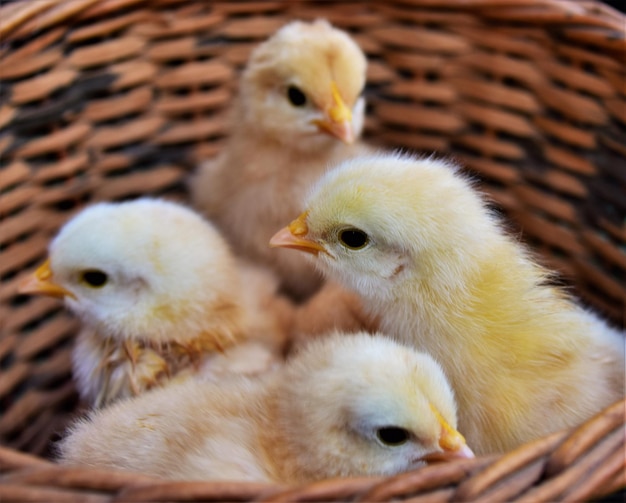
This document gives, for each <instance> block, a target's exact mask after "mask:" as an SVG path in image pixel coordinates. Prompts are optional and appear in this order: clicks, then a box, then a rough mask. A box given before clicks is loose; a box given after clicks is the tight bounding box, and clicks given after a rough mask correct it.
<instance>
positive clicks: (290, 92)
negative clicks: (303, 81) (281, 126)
mask: <svg viewBox="0 0 626 503" xmlns="http://www.w3.org/2000/svg"><path fill="white" fill-rule="evenodd" d="M287 97H288V98H289V101H290V102H291V104H292V105H293V106H294V107H301V106H303V105H304V104H305V103H306V95H305V94H304V93H303V92H302V91H300V89H298V88H297V87H296V86H289V87H288V88H287Z"/></svg>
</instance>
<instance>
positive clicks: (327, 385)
mask: <svg viewBox="0 0 626 503" xmlns="http://www.w3.org/2000/svg"><path fill="white" fill-rule="evenodd" d="M322 344H326V345H327V350H324V349H323V350H321V351H320V350H319V349H313V352H317V353H318V357H317V358H316V359H315V362H314V363H313V362H311V361H308V362H305V364H304V365H303V367H302V368H300V369H299V371H298V372H297V375H295V376H294V375H290V376H289V378H290V380H292V381H293V383H294V384H293V386H294V387H295V388H299V387H304V389H306V398H307V403H306V404H302V405H301V406H296V409H297V410H296V411H295V413H294V411H291V415H292V417H294V418H295V419H296V420H297V421H299V422H300V426H299V427H300V428H301V427H303V426H302V425H306V426H304V427H305V428H306V431H304V432H303V431H300V432H299V434H300V435H301V437H300V438H304V439H305V440H304V441H305V442H307V441H308V442H311V441H314V442H315V445H309V446H303V448H304V450H303V451H302V452H303V453H306V462H307V463H308V464H309V465H311V466H314V467H315V469H316V470H319V471H324V476H326V477H332V476H356V475H377V474H378V475H390V474H394V473H399V472H403V471H406V470H409V469H411V468H415V467H417V466H421V465H423V464H425V463H426V462H427V461H429V460H431V459H435V458H440V459H450V458H455V457H471V456H472V454H471V451H470V450H469V448H467V446H466V445H465V441H464V439H463V437H462V436H461V435H460V434H459V433H458V432H457V431H456V430H455V428H456V405H455V402H454V397H453V394H452V391H451V389H450V387H449V385H448V383H447V381H446V378H445V375H444V374H443V371H442V370H441V368H440V367H439V365H438V364H437V363H436V362H435V361H434V360H433V359H432V358H430V357H429V356H427V355H424V354H420V353H417V352H415V351H413V350H410V349H408V348H405V347H402V346H400V345H398V344H396V343H395V342H393V341H391V340H390V339H387V338H383V337H381V336H376V337H372V336H371V335H369V334H358V335H346V334H343V335H340V336H333V337H331V338H330V339H329V341H324V342H323V343H322ZM320 347H321V346H320ZM320 353H322V354H321V358H320V357H319V356H320ZM303 373H304V375H305V377H302V376H303ZM305 381H306V382H305ZM309 395H310V396H309ZM297 402H298V400H297V399H295V400H292V406H293V403H297ZM322 439H323V440H322Z"/></svg>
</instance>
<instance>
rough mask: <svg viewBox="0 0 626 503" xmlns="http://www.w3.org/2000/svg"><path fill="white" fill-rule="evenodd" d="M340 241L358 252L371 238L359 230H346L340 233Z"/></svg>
mask: <svg viewBox="0 0 626 503" xmlns="http://www.w3.org/2000/svg"><path fill="white" fill-rule="evenodd" d="M339 241H340V242H341V244H342V245H344V246H347V247H348V248H351V249H353V250H358V249H359V248H363V247H364V246H365V245H366V244H367V243H368V241H369V237H368V236H367V234H365V232H363V231H360V230H359V229H345V230H343V231H341V232H340V233H339Z"/></svg>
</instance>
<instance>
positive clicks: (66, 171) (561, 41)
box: [0, 0, 626, 455]
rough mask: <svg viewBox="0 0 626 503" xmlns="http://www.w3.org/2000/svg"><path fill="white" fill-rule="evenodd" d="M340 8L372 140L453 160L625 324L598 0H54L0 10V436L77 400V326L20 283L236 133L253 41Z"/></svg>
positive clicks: (616, 148)
mask: <svg viewBox="0 0 626 503" xmlns="http://www.w3.org/2000/svg"><path fill="white" fill-rule="evenodd" d="M318 17H323V18H327V19H328V20H329V21H331V22H332V23H333V24H335V25H336V26H338V27H340V28H343V29H345V30H347V31H349V32H350V34H351V35H353V36H354V38H355V39H356V40H357V42H358V43H359V44H360V46H361V47H362V48H363V50H364V51H365V52H366V53H367V56H368V58H369V69H368V85H367V89H366V99H367V101H368V109H367V121H366V128H365V137H366V139H367V140H368V141H371V142H372V143H374V144H377V145H380V146H381V147H384V148H401V149H403V150H410V151H415V152H418V153H425V154H430V153H432V152H435V153H437V154H439V155H445V156H453V157H454V158H456V159H457V160H458V161H459V162H460V163H462V164H463V165H464V166H465V167H466V169H467V170H468V172H470V173H471V174H472V175H473V176H474V177H476V178H477V179H478V180H479V181H480V182H481V187H482V189H483V190H484V191H485V192H486V193H487V194H488V196H489V197H490V198H491V200H492V201H493V205H494V208H497V209H498V210H500V211H502V213H503V215H505V216H506V217H507V219H508V221H509V222H510V228H511V231H512V232H519V233H520V236H522V237H523V239H524V240H526V241H527V242H528V243H529V244H530V245H531V246H532V248H533V250H535V251H536V252H537V253H538V254H539V256H540V257H541V260H542V261H544V262H545V263H546V264H547V265H548V266H549V267H551V268H553V269H555V270H557V271H558V272H559V273H560V275H561V276H560V278H561V281H562V282H563V283H565V284H568V285H571V287H572V290H573V291H574V293H575V294H576V295H578V296H579V297H580V298H581V299H582V301H583V302H584V303H587V304H588V305H590V306H592V307H593V308H594V309H596V310H597V311H598V312H599V313H600V314H601V315H603V316H605V317H606V318H608V319H610V320H611V321H612V322H613V323H614V324H615V325H617V326H623V325H624V299H625V298H626V244H625V243H626V228H625V218H626V146H625V145H626V85H625V84H624V83H625V82H626V78H625V77H626V76H625V73H626V72H625V65H624V59H623V56H624V51H626V43H625V28H624V24H625V20H624V16H622V15H620V14H618V13H617V12H615V11H612V10H610V9H608V8H606V7H603V6H602V5H601V4H599V3H595V2H584V3H577V2H567V1H561V0H559V1H556V0H555V1H550V0H545V1H541V2H539V1H530V0H515V1H496V0H492V1H486V0H474V1H460V0H448V1H443V0H440V1H438V0H413V1H410V0H402V1H382V0H381V1H371V2H352V1H346V2H333V3H331V2H318V1H305V0H302V1H295V2H284V1H260V0H259V1H254V2H247V1H238V2H226V1H224V2H191V1H182V0H154V1H150V2H147V1H141V0H72V1H61V0H54V1H50V2H17V3H11V4H7V5H5V6H2V7H1V8H0V19H4V23H3V24H2V25H0V37H1V38H2V41H3V43H2V45H1V46H0V96H1V100H2V102H1V105H0V163H1V172H0V174H1V176H0V216H1V217H2V220H1V222H0V278H1V280H2V281H1V286H0V330H1V337H0V409H1V410H2V411H3V413H2V415H1V416H0V443H1V444H3V445H6V446H10V447H13V448H15V449H18V450H22V451H27V452H32V453H35V454H38V455H47V454H49V447H50V440H51V439H54V438H55V436H56V435H58V433H59V432H61V431H62V429H63V427H64V425H65V424H66V422H67V420H68V418H69V417H70V416H71V415H72V414H75V413H76V410H77V409H76V407H77V399H76V393H75V390H74V386H73V384H72V381H71V371H70V351H71V345H72V339H73V336H74V335H75V333H76V331H77V327H78V324H77V322H76V320H75V319H73V318H72V317H71V316H70V315H69V314H68V313H67V312H66V311H65V310H64V309H63V308H62V305H61V303H60V302H59V301H58V300H55V299H48V298H39V297H37V298H30V297H25V296H20V295H18V294H17V293H16V288H17V285H18V284H19V282H20V281H21V280H22V279H23V278H24V276H25V275H26V274H27V273H28V272H29V271H32V269H33V268H34V267H35V266H36V265H37V264H38V263H40V262H41V261H42V260H43V259H44V257H45V253H46V246H47V243H48V241H49V240H50V238H51V237H52V236H53V235H54V234H55V232H56V231H57V229H58V228H59V226H60V225H61V224H62V223H63V222H65V221H66V220H67V219H68V218H69V217H70V216H72V215H73V214H74V213H75V212H76V211H78V210H79V209H80V208H82V207H83V206H84V205H85V204H87V203H93V202H96V201H101V200H123V199H128V198H134V197H137V196H141V195H157V196H164V197H168V198H172V199H175V200H181V201H186V197H187V196H186V192H185V185H184V181H185V178H186V176H187V175H188V174H189V173H190V172H191V171H192V170H193V169H194V166H195V165H196V164H197V163H198V161H199V160H201V159H205V158H208V157H212V156H214V155H215V154H216V153H217V152H218V151H219V149H220V147H221V146H222V145H223V143H224V141H225V139H226V138H227V136H228V131H229V127H230V125H229V123H228V110H229V106H230V103H231V101H232V99H233V97H234V96H235V93H236V83H237V76H238V73H239V72H240V70H241V68H242V67H243V65H244V64H245V62H246V60H247V57H248V55H249V53H250V50H251V49H252V48H253V47H254V46H255V45H257V44H258V43H259V42H261V41H262V40H264V39H265V38H267V37H268V36H269V35H271V34H272V33H273V32H274V31H275V30H276V29H277V28H278V27H280V26H282V25H283V24H285V23H286V22H288V21H289V20H292V19H315V18H318Z"/></svg>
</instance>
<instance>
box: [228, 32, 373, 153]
mask: <svg viewBox="0 0 626 503" xmlns="http://www.w3.org/2000/svg"><path fill="white" fill-rule="evenodd" d="M365 69H366V60H365V56H364V54H363V52H362V51H361V49H360V48H359V47H358V45H357V44H356V43H355V42H354V41H353V40H352V39H351V38H350V37H349V36H348V34H347V33H345V32H343V31H341V30H338V29H336V28H334V27H332V26H331V25H330V24H329V23H328V22H326V21H323V20H318V21H315V22H313V23H305V22H300V21H295V22H292V23H289V24H288V25H286V26H284V27H283V28H281V29H280V30H278V31H277V32H276V33H275V34H274V35H273V36H272V37H271V38H270V39H269V40H267V41H266V42H265V43H263V44H261V45H260V46H259V47H258V48H256V50H254V51H253V53H252V55H251V57H250V60H249V62H248V65H247V67H246V70H245V71H244V74H243V77H242V82H241V92H240V97H241V103H240V105H241V109H240V110H241V111H240V114H239V115H240V117H239V119H240V120H242V121H243V122H245V123H246V125H247V126H248V128H247V130H251V131H258V132H261V133H262V134H264V135H265V136H266V137H268V138H270V139H272V140H273V141H276V142H280V143H284V144H289V146H290V147H292V148H296V149H298V150H310V151H314V150H316V149H319V148H322V147H324V146H328V145H329V144H330V143H331V142H333V141H335V140H333V139H332V138H331V137H334V138H339V139H340V140H342V141H344V142H346V143H352V142H353V141H354V140H355V139H356V138H358V136H359V135H360V133H361V129H362V126H363V115H364V108H365V103H364V100H363V98H362V97H361V92H362V91H363V88H364V86H365ZM320 133H321V134H320Z"/></svg>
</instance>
